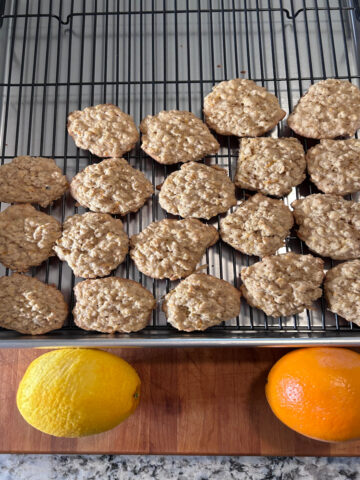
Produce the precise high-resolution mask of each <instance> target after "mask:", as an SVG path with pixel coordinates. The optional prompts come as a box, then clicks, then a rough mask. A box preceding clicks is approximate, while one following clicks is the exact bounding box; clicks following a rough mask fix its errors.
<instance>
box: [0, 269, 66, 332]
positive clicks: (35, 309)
mask: <svg viewBox="0 0 360 480" xmlns="http://www.w3.org/2000/svg"><path fill="white" fill-rule="evenodd" d="M67 314H68V306H67V303H66V302H65V299H64V297H63V294H62V293H61V292H60V291H59V290H58V289H57V288H55V287H54V286H53V285H47V284H46V283H43V282H40V281H39V280H37V279H36V278H33V277H28V276H27V275H20V274H18V273H14V274H13V275H11V277H1V278H0V327H2V328H7V329H8V330H16V331H17V332H20V333H23V334H25V335H42V334H44V333H47V332H50V331H51V330H56V329H57V328H61V327H62V326H63V323H64V321H65V319H66V317H67Z"/></svg>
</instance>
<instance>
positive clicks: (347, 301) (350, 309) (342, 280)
mask: <svg viewBox="0 0 360 480" xmlns="http://www.w3.org/2000/svg"><path fill="white" fill-rule="evenodd" d="M324 292H325V298H326V302H327V305H328V309H329V310H330V311H331V312H334V313H337V314H338V315H341V316H342V317H343V318H345V319H346V320H348V321H349V322H354V323H356V324H357V325H360V260H352V261H351V262H345V263H340V265H337V266H336V267H334V268H331V269H330V270H328V272H327V273H326V277H325V281H324Z"/></svg>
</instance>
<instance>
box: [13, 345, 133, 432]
mask: <svg viewBox="0 0 360 480" xmlns="http://www.w3.org/2000/svg"><path fill="white" fill-rule="evenodd" d="M139 398H140V378H139V376H138V374H137V373H136V371H135V370H134V369H133V367H132V366H131V365H129V364H128V363H127V362H125V360H122V359H121V358H119V357H117V356H115V355H112V354H111V353H107V352H104V351H102V350H95V349H85V348H84V349H83V348H64V349H61V350H53V351H51V352H49V353H45V354H44V355H41V356H40V357H38V358H37V359H36V360H34V361H33V362H32V363H31V364H30V365H29V367H28V369H27V370H26V372H25V375H24V377H23V378H22V380H21V382H20V385H19V388H18V392H17V398H16V401H17V406H18V409H19V411H20V413H21V415H22V416H23V417H24V419H25V420H26V421H27V422H28V423H30V425H32V426H33V427H35V428H37V429H38V430H40V431H42V432H44V433H48V434H50V435H54V436H56V437H82V436H85V435H93V434H95V433H101V432H104V431H105V430H109V429H110V428H113V427H115V426H116V425H118V424H119V423H120V422H122V421H123V420H125V419H126V418H127V417H128V416H129V415H131V414H132V413H133V412H134V410H135V409H136V407H137V405H138V403H139Z"/></svg>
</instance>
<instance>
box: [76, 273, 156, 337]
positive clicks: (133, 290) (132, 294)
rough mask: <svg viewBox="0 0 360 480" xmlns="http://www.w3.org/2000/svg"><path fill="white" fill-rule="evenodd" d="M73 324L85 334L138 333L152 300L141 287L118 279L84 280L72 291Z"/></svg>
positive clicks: (153, 306)
mask: <svg viewBox="0 0 360 480" xmlns="http://www.w3.org/2000/svg"><path fill="white" fill-rule="evenodd" d="M74 292H75V296H76V304H75V307H74V310H73V314H74V320H75V323H76V325H77V326H78V327H80V328H82V329H84V330H96V331H98V332H104V333H114V332H125V333H129V332H137V331H138V330H141V329H143V328H145V327H146V325H147V324H148V322H149V320H150V316H151V312H152V311H153V309H154V308H155V306H156V301H155V298H154V297H153V296H152V295H151V293H150V292H149V291H148V290H146V288H144V287H143V286H142V285H140V283H137V282H134V281H133V280H127V279H125V278H119V277H107V278H98V279H96V280H84V281H83V282H80V283H78V284H77V285H76V286H75V288H74Z"/></svg>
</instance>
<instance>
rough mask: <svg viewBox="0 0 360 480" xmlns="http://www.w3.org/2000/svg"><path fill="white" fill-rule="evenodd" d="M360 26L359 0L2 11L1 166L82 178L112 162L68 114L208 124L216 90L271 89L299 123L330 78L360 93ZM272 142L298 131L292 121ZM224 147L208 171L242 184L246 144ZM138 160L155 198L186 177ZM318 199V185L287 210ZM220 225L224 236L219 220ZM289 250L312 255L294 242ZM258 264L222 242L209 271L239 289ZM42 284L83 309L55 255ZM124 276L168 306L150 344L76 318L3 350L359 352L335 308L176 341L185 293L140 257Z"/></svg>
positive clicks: (137, 217) (42, 271) (134, 158)
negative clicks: (311, 348) (176, 298)
mask: <svg viewBox="0 0 360 480" xmlns="http://www.w3.org/2000/svg"><path fill="white" fill-rule="evenodd" d="M359 21H360V9H359V5H358V2H357V1H353V0H344V1H343V0H319V1H315V0H247V1H246V0H244V1H238V0H197V1H195V0H194V1H193V0H191V1H190V0H163V1H162V0H123V1H122V0H117V1H116V0H98V1H96V0H86V1H85V0H83V1H80V0H76V1H74V0H63V1H61V0H54V1H52V2H47V1H45V0H42V1H41V0H36V1H35V0H32V1H30V0H27V1H16V0H13V1H10V0H5V1H4V0H2V1H0V40H1V45H2V46H3V52H2V55H1V59H0V81H1V83H0V95H1V97H0V98H1V101H0V118H1V120H0V141H1V144H0V151H1V160H2V162H8V161H10V160H11V159H12V158H13V157H14V156H16V155H27V154H29V155H39V156H48V157H52V158H54V159H55V160H56V162H57V164H58V165H59V166H60V167H62V168H63V170H64V172H65V173H66V175H67V176H68V178H69V179H70V178H72V177H73V176H74V175H75V173H76V172H78V171H79V170H80V169H82V168H84V167H85V166H86V165H88V164H89V163H92V162H94V161H99V159H97V158H96V157H93V156H92V155H89V154H88V152H86V151H82V150H79V149H76V147H75V145H74V143H73V140H72V139H71V138H70V137H69V136H68V134H67V131H66V117H67V114H68V112H71V111H72V110H75V109H81V108H84V107H86V106H89V105H95V104H98V103H106V102H108V103H114V104H116V105H118V106H119V107H120V108H121V109H122V110H124V111H125V112H128V113H130V114H131V115H132V116H133V117H134V118H135V121H136V123H137V124H139V123H140V120H141V119H142V118H143V117H144V116H145V115H147V114H154V113H157V112H158V111H160V110H163V109H173V108H175V109H184V110H190V111H192V112H194V113H195V114H196V115H198V116H201V115H202V101H203V98H204V96H205V95H206V94H207V93H208V92H209V91H210V90H211V88H212V86H213V85H214V84H216V83H218V82H220V81H222V80H225V79H231V78H235V77H244V78H251V79H253V80H255V81H256V82H258V84H260V85H263V86H265V87H267V88H268V89H269V90H270V91H271V92H273V93H275V95H276V96H277V97H278V98H279V100H280V103H281V107H282V108H283V109H284V110H286V111H287V112H289V111H291V110H292V109H293V107H294V105H295V104H296V102H297V101H298V99H299V97H300V96H301V95H302V94H303V93H304V92H305V91H306V90H307V88H308V87H309V85H310V84H311V83H314V82H316V81H318V80H321V79H324V78H328V77H336V78H341V79H348V80H350V81H352V82H353V83H355V84H356V85H359V58H360V56H359V44H358V42H359V38H360V37H359ZM271 135H272V136H275V137H276V136H290V135H292V133H291V132H290V131H289V129H288V128H287V126H286V122H285V121H284V122H282V124H279V126H278V127H277V128H276V129H275V130H274V131H273V132H272V133H271ZM218 139H219V142H220V143H221V150H220V152H219V154H218V155H216V156H213V157H211V158H208V159H206V160H205V161H206V163H209V164H213V163H216V164H219V165H220V166H223V167H226V168H227V169H228V171H229V175H230V176H231V177H233V174H234V169H235V167H236V160H237V156H238V141H237V140H236V139H234V138H224V137H218ZM308 146H309V145H308V143H307V142H306V141H304V147H305V148H307V147H308ZM127 158H128V160H129V162H130V163H131V164H132V165H133V166H135V167H136V168H139V169H141V170H142V171H143V172H144V173H145V174H146V175H147V177H148V178H149V179H150V180H151V181H152V183H153V184H154V185H155V186H156V185H159V184H161V183H162V182H163V180H164V178H165V177H166V176H167V175H168V174H169V173H171V172H172V171H173V170H174V169H175V168H177V167H167V166H162V165H159V164H157V163H156V162H154V161H153V160H151V159H150V158H149V157H147V156H146V155H145V154H144V153H143V152H142V151H141V150H140V148H139V146H138V147H137V148H136V149H135V150H133V151H132V152H130V154H128V155H127ZM314 192H316V189H315V187H314V186H312V185H311V184H310V183H309V182H305V183H304V184H302V185H301V186H300V187H299V188H297V189H294V190H293V192H292V193H291V194H290V195H289V196H288V197H287V199H286V200H285V201H286V203H288V204H289V203H290V202H291V201H292V200H294V199H295V198H299V197H300V196H304V195H307V194H309V193H314ZM238 198H239V200H241V199H244V198H246V192H245V191H241V190H238ZM6 206H7V205H2V209H4V208H5V207H6ZM45 211H46V212H47V213H49V214H51V215H53V216H55V217H56V218H58V219H59V220H61V221H63V220H64V218H66V217H67V216H69V215H72V214H74V213H78V212H79V213H82V212H83V211H85V210H84V209H82V208H81V207H79V208H78V207H76V206H75V203H74V201H73V200H72V199H71V197H70V196H69V195H67V196H66V197H64V198H63V199H62V200H61V201H57V202H56V203H55V204H54V205H53V206H52V207H49V208H48V209H46V210H45ZM165 215H166V214H165V212H164V211H162V209H161V208H160V207H159V205H158V200H157V194H155V195H154V196H153V198H152V199H151V200H150V201H149V202H148V203H147V204H146V205H145V206H144V207H143V208H142V209H141V210H140V211H139V212H138V213H136V214H129V215H127V216H126V217H125V218H124V219H123V220H124V224H125V229H126V231H127V233H128V234H129V235H132V234H134V233H137V232H139V231H141V230H142V229H143V228H145V227H146V226H147V225H148V224H149V223H151V222H152V221H156V220H160V219H162V218H164V216H165ZM209 223H211V224H213V225H215V226H218V225H219V218H216V219H213V220H212V221H211V222H209ZM282 250H283V251H285V250H293V251H297V252H302V253H307V252H308V251H307V249H306V247H305V246H304V245H303V244H302V243H301V242H300V241H299V240H298V239H297V238H296V236H295V235H294V234H292V235H291V236H290V237H289V238H288V239H287V243H286V247H284V249H282ZM257 260H258V259H257V258H255V257H247V256H245V255H241V254H240V253H238V252H235V251H234V250H233V249H232V248H231V247H229V246H228V245H226V244H224V243H222V242H221V241H220V242H219V243H218V244H216V245H215V246H214V247H212V248H210V249H209V250H208V251H207V253H206V255H205V256H204V259H203V261H202V262H201V263H203V264H206V265H207V272H208V273H210V274H213V275H216V276H218V277H221V278H224V279H226V280H228V281H229V282H231V283H232V284H234V285H235V286H239V282H240V270H241V268H242V267H243V266H246V265H250V264H252V263H254V262H256V261H257ZM330 266H331V263H330V262H328V263H327V265H326V267H327V268H329V267H330ZM0 273H1V274H8V273H9V272H8V271H5V269H3V271H1V272H0ZM31 273H32V275H34V276H36V277H37V278H39V279H40V280H43V281H45V282H49V283H53V284H55V285H56V286H57V287H58V288H59V289H61V290H62V292H63V293H64V295H65V298H66V300H67V301H68V303H69V305H70V308H72V307H73V303H74V298H73V293H72V289H73V286H74V285H75V283H76V282H77V281H79V279H75V278H74V276H73V275H72V272H71V270H70V269H69V267H68V266H67V265H66V264H65V263H61V262H60V261H59V260H58V259H57V258H55V257H54V258H51V259H50V260H49V261H48V262H46V263H44V264H43V265H42V266H41V267H38V268H34V269H33V270H32V272H31ZM115 275H117V276H121V277H126V278H132V279H134V280H136V281H138V282H140V283H142V284H143V285H144V286H145V287H146V288H148V289H149V290H150V291H151V292H152V293H153V294H154V296H155V297H156V298H157V300H158V307H157V309H156V310H155V311H154V314H153V317H152V321H151V324H150V325H149V326H148V327H147V328H146V329H145V330H143V331H142V332H139V333H136V334H131V335H121V334H117V335H102V334H99V333H96V332H95V333H89V332H84V331H82V330H80V329H78V328H77V327H76V326H75V325H74V323H73V319H72V317H71V315H70V316H69V319H68V321H67V323H66V325H65V326H64V328H62V329H61V330H59V331H57V332H54V333H50V334H47V335H44V336H41V337H36V338H33V337H27V336H22V335H19V334H16V333H14V332H9V331H5V330H3V331H0V346H4V347H5V346H34V345H38V346H39V345H43V346H48V345H107V346H113V345H149V346H150V345H178V346H180V345H300V344H305V345H306V344H315V343H316V344H346V343H347V344H354V345H355V344H360V335H359V332H360V331H359V329H358V328H357V327H356V326H354V325H352V324H350V323H348V322H346V321H345V320H343V319H340V318H338V317H337V316H335V315H333V314H331V313H330V312H328V311H326V305H325V301H324V299H321V300H320V301H318V302H317V303H316V305H315V309H314V310H312V311H305V312H304V313H303V314H300V315H296V316H292V317H286V318H285V317H284V318H278V319H274V318H270V317H266V316H265V315H264V314H263V313H262V312H260V311H258V310H256V309H252V308H250V307H249V306H248V305H246V303H245V302H242V307H241V313H240V316H239V317H238V318H236V319H233V320H232V321H229V322H226V324H224V325H221V326H218V327H214V328H211V329H209V330H208V331H206V332H204V333H194V334H185V333H181V332H177V331H176V330H174V329H173V328H171V327H170V326H169V325H167V323H166V319H165V317H164V314H163V313H162V311H161V299H162V298H163V296H164V295H165V294H166V292H167V291H169V289H170V288H173V287H174V286H175V285H176V283H175V282H169V281H159V280H152V279H151V278H148V277H146V276H144V275H142V274H141V273H140V272H139V271H138V270H137V269H136V268H135V266H134V264H133V263H132V262H131V261H130V260H129V258H128V259H127V260H126V262H125V263H124V264H122V265H121V266H120V267H119V268H118V269H117V271H116V272H115Z"/></svg>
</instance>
